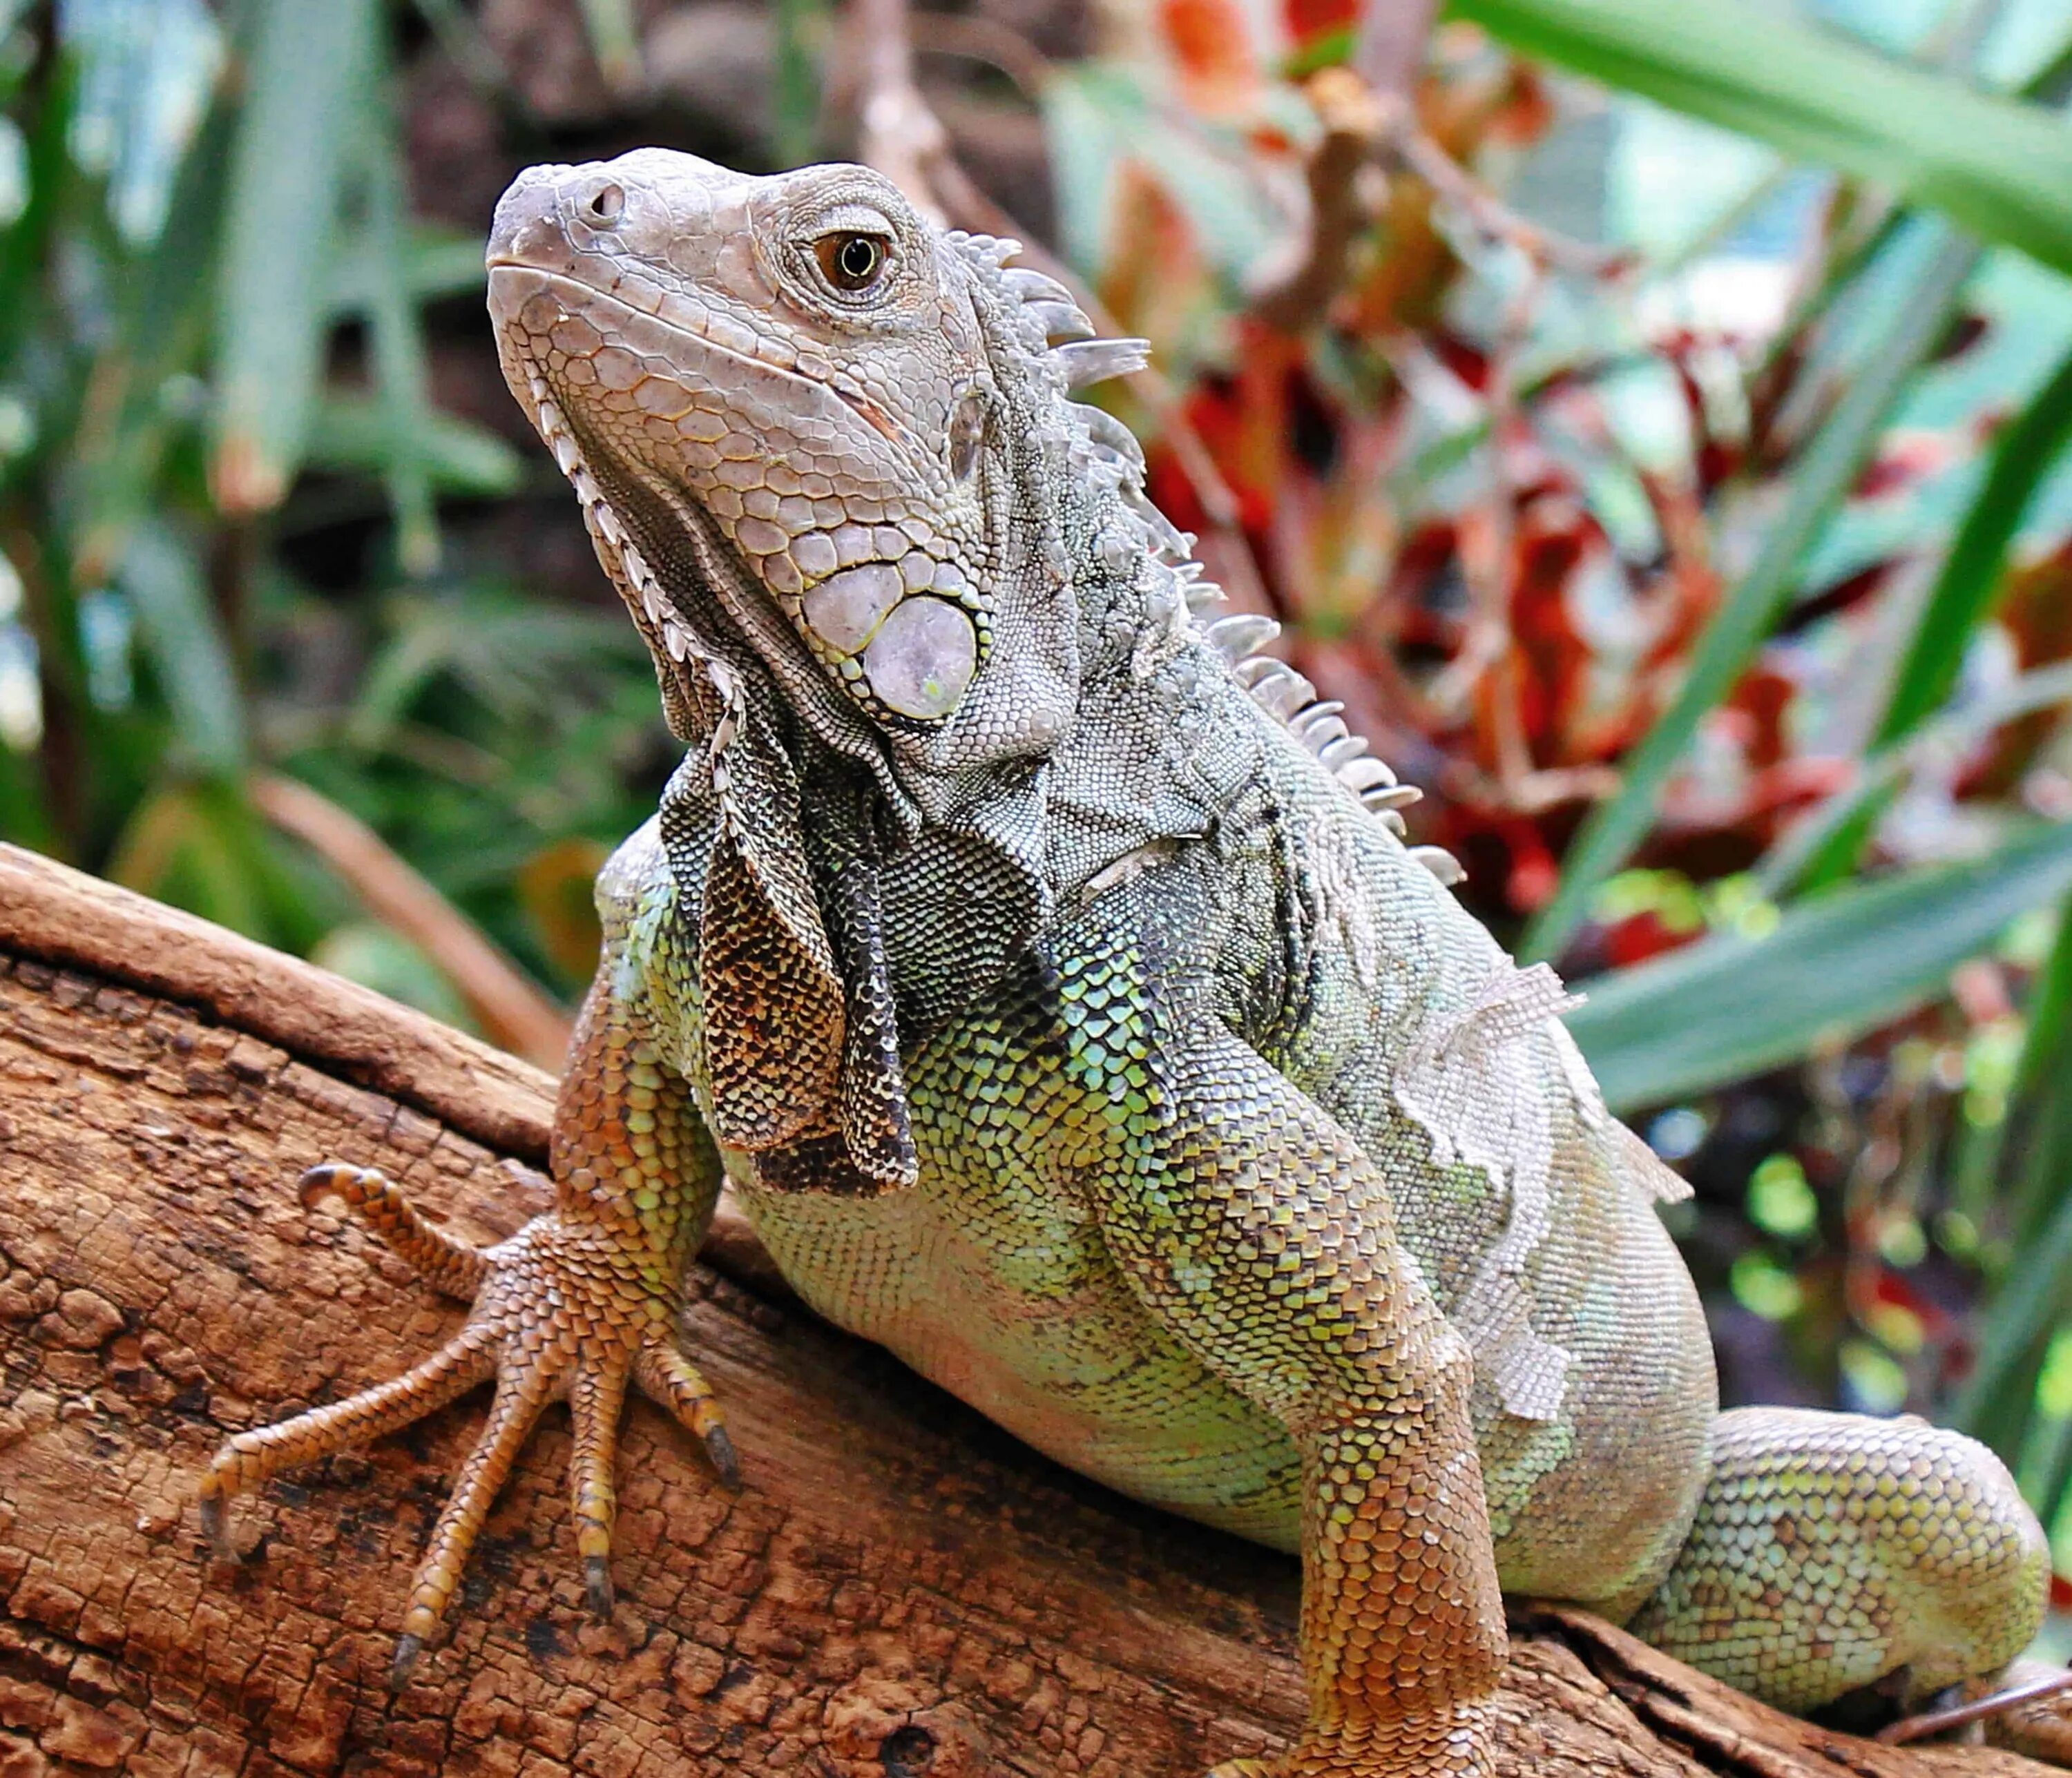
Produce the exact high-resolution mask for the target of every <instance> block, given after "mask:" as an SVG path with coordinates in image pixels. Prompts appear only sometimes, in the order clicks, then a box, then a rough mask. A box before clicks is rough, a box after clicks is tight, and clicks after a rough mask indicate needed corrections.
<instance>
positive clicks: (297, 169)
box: [210, 0, 380, 513]
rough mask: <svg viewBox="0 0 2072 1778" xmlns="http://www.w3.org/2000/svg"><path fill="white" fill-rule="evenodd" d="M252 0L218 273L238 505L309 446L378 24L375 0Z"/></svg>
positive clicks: (271, 491) (277, 480) (273, 489)
mask: <svg viewBox="0 0 2072 1778" xmlns="http://www.w3.org/2000/svg"><path fill="white" fill-rule="evenodd" d="M379 26H380V10H379V8H378V7H377V6H376V4H375V0H259V4H258V5H257V28H256V31H255V33H254V39H253V44H252V47H251V54H250V58H249V64H248V67H247V71H246V83H247V92H246V99H245V113H244V116H243V117H242V118H241V119H240V121H239V125H238V131H237V140H236V146H235V148H234V150H233V151H232V162H231V176H230V209H229V215H228V219H227V220H226V224H225V233H224V245H223V255H222V259H221V261H220V264H219V265H218V267H217V275H216V365H217V375H218V378H219V383H218V388H217V400H218V412H217V416H216V449H215V453H214V458H213V461H212V465H211V470H210V478H211V482H212V486H213V487H214V489H215V491H216V499H217V502H218V503H219V504H220V506H221V507H223V509H224V511H227V512H235V513H248V512H257V511H265V509H267V508H269V507H273V506H276V505H277V504H278V503H280V500H281V499H282V495H285V494H286V491H287V488H288V483H289V482H290V480H291V479H292V478H293V477H294V472H295V469H296V467H297V466H298V464H299V462H301V459H302V450H303V446H304V442H305V440H306V435H307V433H308V428H309V420H310V411H311V409H312V408H313V406H314V405H315V400H316V394H317V389H318V387H319V384H320V382H321V380H322V378H323V359H324V347H325V344H326V341H327V337H328V335H329V332H330V317H331V298H330V294H329V289H330V286H329V279H330V275H331V265H332V263H333V259H334V253H333V247H334V245H335V238H336V233H337V224H338V214H339V203H340V200H341V198H342V196H343V191H344V186H345V181H346V178H347V170H348V168H349V166H350V164H351V162H352V158H353V155H354V154H355V152H356V149H357V146H358V142H359V135H360V109H361V105H362V103H363V97H362V96H363V94H364V91H365V89H366V87H367V84H368V82H369V81H370V80H372V78H373V73H374V47H375V43H376V36H375V33H376V30H377V28H378V27H379Z"/></svg>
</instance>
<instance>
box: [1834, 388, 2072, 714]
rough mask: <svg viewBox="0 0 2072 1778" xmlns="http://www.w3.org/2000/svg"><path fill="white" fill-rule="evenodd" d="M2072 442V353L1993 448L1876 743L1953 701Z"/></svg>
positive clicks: (1888, 703) (1895, 685)
mask: <svg viewBox="0 0 2072 1778" xmlns="http://www.w3.org/2000/svg"><path fill="white" fill-rule="evenodd" d="M2068 438H2072V353H2068V354H2067V355H2066V357H2065V358H2064V359H2063V360H2062V362H2061V363H2059V365H2058V368H2057V369H2056V371H2054V372H2053V373H2052V374H2051V376H2050V379H2049V381H2048V382H2046V383H2045V384H2044V385H2043V387H2042V388H2040V389H2038V390H2037V392H2036V394H2035V395H2034V396H2033V397H2032V398H2031V400H2030V401H2029V405H2028V406H2027V407H2025V408H2024V409H2022V411H2021V413H2020V414H2019V415H2018V416H2016V418H2015V419H2014V421H2012V423H2011V424H2010V425H2008V426H2006V427H2005V428H2004V429H2002V431H2001V433H2000V436H1999V437H1997V438H1996V439H1995V440H1994V441H1993V450H1992V460H1991V462H1990V463H1989V465H1988V468H1987V470H1986V479H1985V484H1984V487H1981V488H1980V489H1979V494H1978V497H1977V499H1975V500H1973V501H1972V503H1971V510H1970V511H1968V512H1967V513H1966V514H1965V515H1964V521H1963V524H1962V525H1961V526H1959V528H1958V531H1957V535H1956V537H1955V540H1953V541H1952V542H1951V545H1950V553H1949V556H1948V557H1947V559H1946V560H1945V561H1944V562H1943V564H1942V573H1941V574H1940V575H1939V576H1938V577H1937V579H1936V582H1935V589H1934V592H1932V593H1930V595H1929V598H1928V602H1927V605H1926V607H1924V609H1923V610H1922V614H1921V622H1920V624H1919V625H1918V627H1917V628H1916V629H1915V630H1914V639H1913V641H1912V643H1910V646H1909V647H1908V649H1907V652H1906V657H1905V659H1904V660H1903V661H1902V662H1901V664H1900V669H1899V671H1898V674H1897V676H1896V677H1895V678H1894V680H1893V688H1892V692H1891V694H1890V696H1889V697H1888V698H1887V700H1886V701H1885V713H1884V715H1883V717H1881V719H1880V721H1879V723H1878V726H1877V733H1876V734H1875V736H1874V737H1873V739H1874V740H1875V741H1893V740H1896V739H1897V738H1898V737H1900V736H1901V735H1903V734H1905V733H1908V732H1909V731H1910V729H1913V728H1914V726H1915V725H1916V724H1918V723H1919V722H1920V721H1922V719H1923V718H1924V717H1926V716H1927V715H1928V714H1929V713H1930V712H1931V711H1934V709H1936V708H1938V706H1940V704H1942V700H1944V699H1945V698H1947V696H1949V695H1950V691H1951V687H1952V686H1954V685H1955V684H1956V683H1957V674H1958V671H1959V668H1960V667H1962V666H1963V661H1964V650H1965V647H1966V646H1967V644H1968V643H1970V641H1971V632H1972V631H1973V630H1975V629H1977V627H1978V626H1979V623H1980V622H1982V621H1983V620H1984V618H1985V617H1986V616H1987V614H1988V613H1989V612H1990V611H1991V610H1992V607H1993V604H1994V602H1995V600H1996V598H1997V597H1998V596H1999V593H2000V586H2001V582H2002V581H2003V579H2004V576H2005V574H2006V571H2007V560H2008V549H2009V548H2010V547H2011V546H2012V544H2013V542H2014V540H2015V536H2016V532H2019V531H2020V529H2021V522H2022V518H2023V515H2025V513H2027V511H2029V502H2030V500H2031V499H2033V497H2034V495H2035V493H2036V491H2037V488H2038V487H2040V486H2041V484H2042V482H2043V479H2044V478H2045V475H2046V474H2049V470H2050V469H2051V467H2052V466H2053V464H2054V463H2055V462H2056V461H2057V459H2058V453H2059V452H2060V451H2062V450H2063V449H2064V448H2065V444H2066V440H2067V439H2068Z"/></svg>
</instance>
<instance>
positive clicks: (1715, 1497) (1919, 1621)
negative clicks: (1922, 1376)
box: [1627, 1407, 2050, 1713]
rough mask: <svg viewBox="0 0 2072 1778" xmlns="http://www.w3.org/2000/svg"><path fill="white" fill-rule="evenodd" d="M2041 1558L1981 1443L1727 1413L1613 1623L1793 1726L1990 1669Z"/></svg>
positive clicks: (1916, 1694) (1812, 1419)
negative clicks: (1630, 1608)
mask: <svg viewBox="0 0 2072 1778" xmlns="http://www.w3.org/2000/svg"><path fill="white" fill-rule="evenodd" d="M2049 1581H2050V1568H2049V1550H2048V1547H2047V1546H2046V1545H2045V1542H2044V1538H2043V1532H2042V1530H2041V1527H2040V1526H2039V1525H2037V1522H2036V1518H2035V1515H2034V1514H2033V1513H2031V1512H2030V1511H2029V1508H2028V1507H2027V1505H2025V1504H2024V1503H2023V1501H2022V1498H2021V1495H2020V1493H2017V1492H2016V1488H2015V1484H2014V1481H2013V1479H2012V1477H2011V1476H2009V1475H2008V1472H2007V1471H2006V1469H2005V1468H2003V1467H2002V1465H2001V1464H2000V1460H1999V1459H1998V1458H1996V1457H1995V1456H1993V1454H1992V1452H1990V1451H1988V1450H1987V1449H1986V1448H1985V1447H1984V1446H1983V1445H1981V1444H1979V1443H1976V1442H1975V1441H1974V1440H1972V1439H1967V1438H1965V1437H1963V1435H1961V1434H1959V1433H1955V1432H1950V1431H1944V1430H1942V1428H1940V1427H1931V1426H1929V1425H1927V1424H1926V1423H1924V1422H1922V1421H1920V1420H1918V1419H1911V1418H1909V1419H1897V1420H1875V1419H1868V1418H1867V1417H1865V1416H1863V1415H1853V1414H1819V1413H1813V1412H1810V1411H1807V1410H1803V1409H1795V1408H1765V1407H1752V1408H1739V1409H1737V1410H1733V1412H1730V1413H1726V1414H1722V1415H1720V1417H1719V1419H1717V1420H1716V1422H1715V1423H1714V1425H1713V1436H1712V1479H1711V1480H1710V1482H1709V1483H1708V1485H1707V1487H1706V1489H1705V1493H1704V1497H1703V1499H1702V1500H1701V1501H1700V1504H1699V1507H1698V1517H1697V1519H1696V1522H1695V1523H1694V1524H1693V1525H1692V1528H1691V1534H1690V1536H1689V1537H1688V1538H1687V1539H1686V1540H1685V1542H1684V1545H1683V1549H1682V1550H1681V1552H1680V1553H1679V1554H1678V1556H1677V1558H1676V1561H1675V1566H1674V1567H1672V1568H1671V1570H1670V1572H1669V1575H1668V1578H1667V1579H1665V1580H1664V1581H1663V1583H1662V1585H1661V1586H1660V1587H1659V1588H1658V1589H1657V1591H1655V1595H1654V1596H1653V1597H1652V1598H1651V1599H1649V1600H1648V1601H1647V1602H1646V1604H1644V1605H1642V1607H1641V1608H1640V1611H1639V1612H1638V1614H1637V1615H1636V1616H1634V1619H1633V1620H1632V1621H1631V1623H1630V1624H1629V1625H1628V1626H1627V1627H1628V1628H1630V1629H1631V1630H1632V1631H1633V1632H1634V1634H1635V1635H1636V1636H1640V1637H1642V1639H1643V1640H1646V1641H1647V1642H1650V1643H1652V1644H1653V1645H1655V1647H1656V1648H1658V1649H1661V1650H1662V1651H1663V1653H1666V1654H1672V1655H1675V1657H1677V1658H1678V1659H1679V1660H1680V1661H1688V1662H1689V1663H1690V1664H1691V1665H1692V1666H1694V1667H1696V1668H1697V1669H1700V1671H1701V1672H1704V1673H1711V1674H1712V1675H1713V1676H1714V1677H1717V1678H1720V1679H1723V1680H1725V1681H1726V1682H1728V1683H1729V1685H1732V1686H1736V1687H1737V1688H1738V1689H1740V1690H1742V1691H1745V1692H1748V1693H1750V1694H1753V1696H1755V1697H1757V1698H1762V1699H1763V1700H1764V1701H1765V1702H1768V1703H1772V1704H1775V1705H1778V1706H1781V1707H1782V1708H1784V1709H1786V1710H1796V1711H1799V1712H1801V1713H1803V1712H1805V1711H1808V1710H1818V1709H1819V1708H1821V1707H1822V1706H1825V1705H1827V1704H1831V1703H1832V1702H1835V1701H1836V1699H1838V1698H1841V1697H1843V1696H1844V1694H1848V1693H1850V1692H1853V1691H1856V1690H1860V1689H1861V1688H1864V1687H1866V1686H1873V1685H1877V1684H1879V1683H1880V1682H1885V1683H1886V1684H1887V1685H1888V1686H1889V1687H1890V1689H1891V1690H1893V1693H1894V1695H1895V1696H1896V1697H1897V1698H1901V1699H1904V1700H1906V1701H1909V1702H1911V1701H1914V1700H1919V1699H1925V1698H1929V1697H1930V1696H1932V1695H1933V1694H1935V1693H1936V1692H1938V1691H1939V1690H1942V1688H1943V1687H1945V1686H1952V1685H1955V1684H1958V1683H1959V1682H1963V1681H1965V1680H1968V1679H1972V1678H1975V1677H1979V1676H1981V1675H1985V1674H1991V1673H1998V1672H1999V1671H2000V1669H2002V1668H2003V1667H2004V1666H2005V1665H2007V1664H2008V1661H2011V1660H2012V1659H2013V1657H2015V1656H2016V1655H2017V1654H2019V1653H2021V1650H2022V1649H2023V1648H2024V1647H2025V1645H2027V1643H2028V1642H2029V1639H2030V1638H2031V1637H2032V1636H2034V1635H2035V1633H2036V1632H2037V1628H2038V1627H2039V1625H2040V1624H2041V1622H2042V1620H2043V1611H2044V1604H2045V1597H2046V1595H2047V1593H2048V1590H2049Z"/></svg>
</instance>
